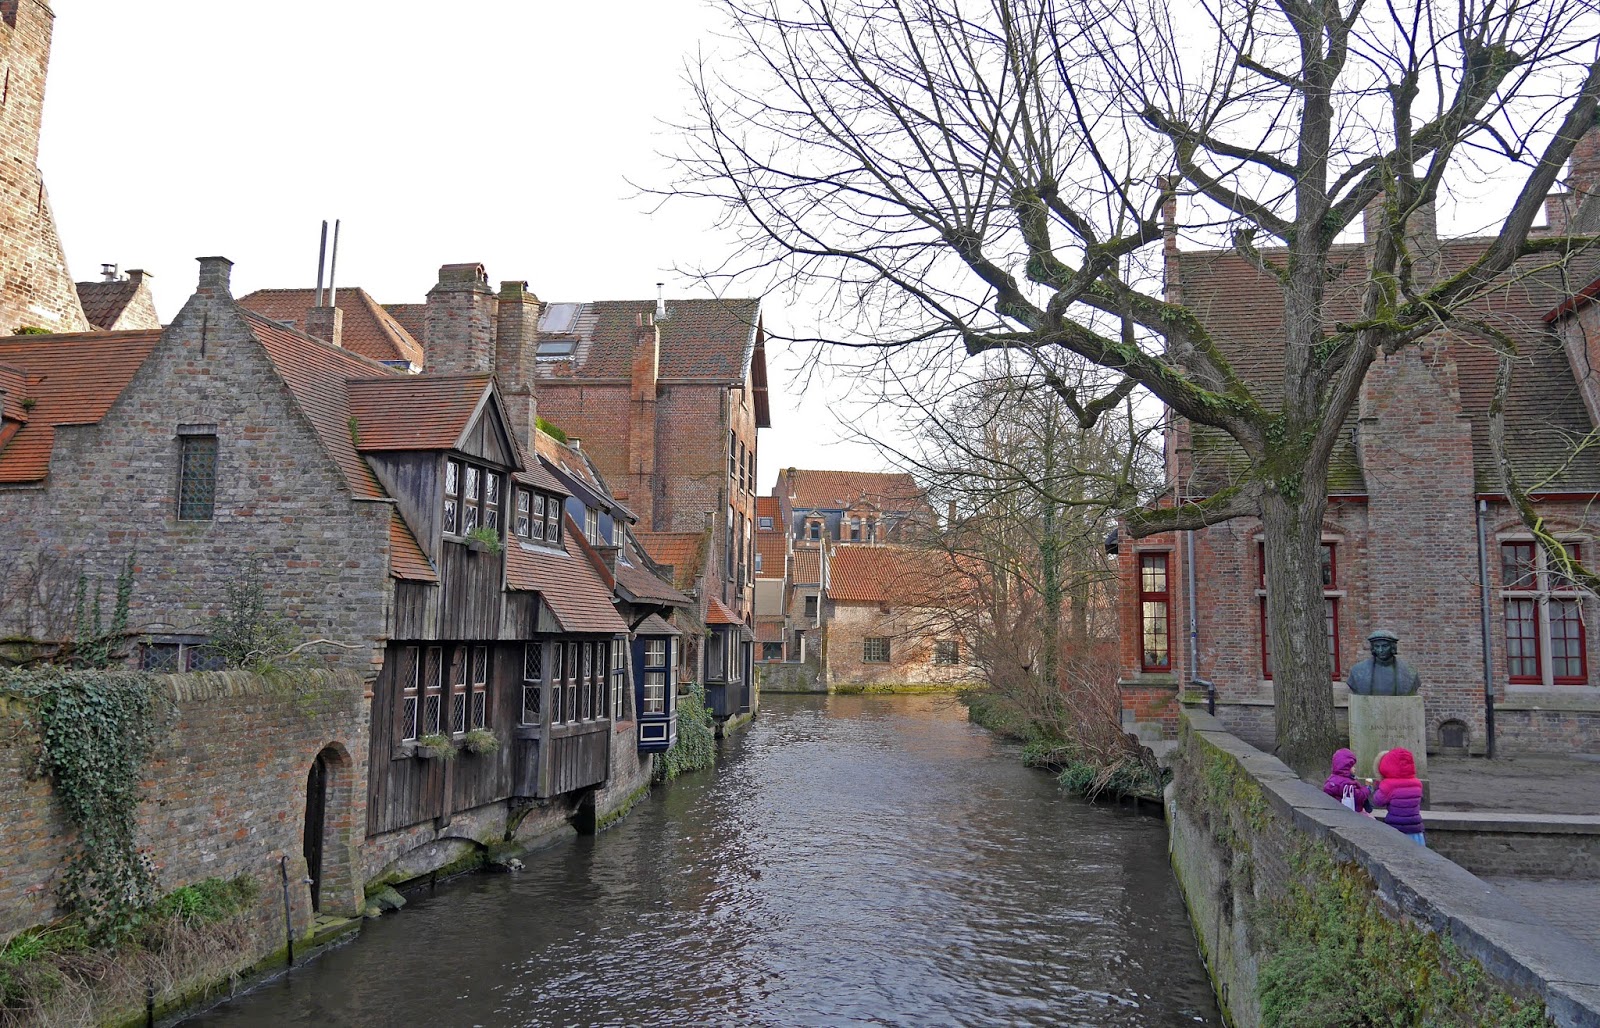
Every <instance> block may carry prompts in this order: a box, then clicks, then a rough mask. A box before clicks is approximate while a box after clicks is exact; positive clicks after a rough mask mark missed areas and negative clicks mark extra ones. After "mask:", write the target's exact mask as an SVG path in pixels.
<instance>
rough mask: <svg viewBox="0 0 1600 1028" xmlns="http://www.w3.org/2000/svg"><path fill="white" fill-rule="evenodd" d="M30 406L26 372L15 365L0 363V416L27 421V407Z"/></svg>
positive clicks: (11, 419)
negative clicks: (25, 401)
mask: <svg viewBox="0 0 1600 1028" xmlns="http://www.w3.org/2000/svg"><path fill="white" fill-rule="evenodd" d="M24 400H27V401H28V402H27V403H24V402H23V401H24ZM32 406H33V402H32V401H31V400H29V399H28V376H27V373H26V372H24V371H23V370H22V368H20V367H17V366H15V365H11V364H0V418H5V419H6V420H7V421H27V420H28V409H29V408H30V407H32Z"/></svg>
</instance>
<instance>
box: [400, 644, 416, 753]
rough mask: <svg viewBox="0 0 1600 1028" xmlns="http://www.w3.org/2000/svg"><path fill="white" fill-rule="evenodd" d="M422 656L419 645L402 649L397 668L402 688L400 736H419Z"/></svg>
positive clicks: (403, 737)
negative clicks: (418, 688)
mask: <svg viewBox="0 0 1600 1028" xmlns="http://www.w3.org/2000/svg"><path fill="white" fill-rule="evenodd" d="M420 656H421V654H420V653H419V651H418V649H417V647H415V646H406V647H404V648H402V649H401V651H400V664H399V667H398V668H396V670H395V682H396V684H397V685H398V686H399V689H400V738H401V739H403V740H404V739H415V738H416V737H417V686H418V685H419V684H420V682H421V676H422V667H421V662H420V660H419V659H418V658H419V657H420Z"/></svg>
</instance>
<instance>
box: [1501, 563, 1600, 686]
mask: <svg viewBox="0 0 1600 1028" xmlns="http://www.w3.org/2000/svg"><path fill="white" fill-rule="evenodd" d="M1566 546H1567V550H1568V551H1569V552H1570V553H1571V554H1572V556H1573V558H1574V559H1577V560H1582V559H1583V555H1582V551H1581V548H1580V547H1579V546H1578V545H1577V544H1576V543H1567V544H1566ZM1500 597H1501V599H1502V601H1503V602H1504V603H1505V626H1506V665H1507V666H1506V670H1507V672H1508V673H1509V674H1510V676H1511V681H1512V682H1513V683H1514V684H1518V685H1584V684H1586V683H1587V682H1588V680H1589V667H1588V655H1587V653H1586V650H1587V644H1586V638H1585V635H1584V631H1583V600H1582V596H1581V594H1580V593H1579V592H1578V590H1577V588H1576V587H1575V586H1574V585H1573V583H1572V582H1571V581H1569V580H1568V579H1566V578H1564V577H1563V576H1562V575H1561V574H1560V573H1559V572H1557V571H1555V570H1553V569H1551V568H1550V567H1549V565H1548V563H1547V557H1546V555H1545V552H1544V550H1543V549H1542V548H1541V547H1540V546H1538V544H1536V543H1534V542H1533V541H1532V540H1528V541H1525V542H1506V543H1501V544H1500Z"/></svg>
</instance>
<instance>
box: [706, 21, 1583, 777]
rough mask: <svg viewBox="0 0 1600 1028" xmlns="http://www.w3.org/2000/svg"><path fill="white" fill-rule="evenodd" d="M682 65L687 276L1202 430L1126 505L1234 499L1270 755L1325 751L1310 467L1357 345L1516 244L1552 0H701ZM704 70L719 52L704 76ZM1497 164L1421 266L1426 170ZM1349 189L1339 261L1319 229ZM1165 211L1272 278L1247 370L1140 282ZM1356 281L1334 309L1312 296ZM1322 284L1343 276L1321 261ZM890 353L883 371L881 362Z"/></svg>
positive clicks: (1572, 88) (865, 341)
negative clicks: (1250, 531) (1217, 470)
mask: <svg viewBox="0 0 1600 1028" xmlns="http://www.w3.org/2000/svg"><path fill="white" fill-rule="evenodd" d="M722 4H723V6H724V8H725V9H726V11H727V13H728V15H729V17H730V21H731V30H730V37H729V39H728V40H727V41H725V43H724V44H723V47H722V49H721V50H720V51H719V52H718V53H717V54H715V55H714V56H715V61H712V60H710V59H708V60H705V61H702V62H701V63H700V64H699V65H698V66H696V67H694V68H692V69H691V77H692V80H693V83H694V86H695V88H696V90H697V98H698V104H697V110H696V112H695V116H694V120H693V124H691V125H689V126H688V128H689V130H690V131H689V133H688V135H687V136H686V139H687V140H688V142H687V143H686V144H685V145H686V147H687V152H685V153H683V154H681V155H680V160H681V167H682V169H683V172H682V178H681V181H680V182H679V183H678V184H677V186H676V188H675V190H674V191H675V192H676V193H677V194H679V195H689V196H696V197H709V198H713V199H715V200H716V201H718V202H720V203H721V204H723V205H724V212H725V220H726V223H727V224H728V225H729V226H731V227H732V228H733V229H735V230H736V231H738V232H739V233H741V234H742V241H743V243H744V244H745V245H744V247H743V248H742V249H741V251H740V252H739V253H738V254H737V255H735V256H734V257H732V258H730V262H729V263H728V264H727V265H726V266H724V267H720V268H714V269H709V270H708V271H707V274H708V275H710V276H711V277H713V278H716V277H718V276H752V275H756V276H759V275H766V276H769V277H771V278H772V279H774V280H776V281H779V282H788V283H791V284H802V283H803V284H805V285H806V286H807V287H808V288H810V289H811V290H812V292H811V293H808V294H807V296H808V298H809V299H810V300H811V301H812V302H814V304H815V306H816V308H817V309H818V311H819V316H820V317H821V318H823V319H825V321H826V323H827V324H828V325H829V326H830V327H829V328H828V329H827V330H819V331H818V332H817V333H816V335H815V337H814V338H813V340H812V341H813V342H815V343H817V344H819V345H821V344H825V343H837V344H843V345H849V346H856V347H866V348H872V349H875V350H877V351H880V352H882V353H884V354H890V353H895V354H896V358H895V359H907V356H906V355H908V354H915V353H919V352H920V353H924V354H925V353H926V352H928V351H929V350H930V349H932V348H938V347H943V348H946V349H955V348H958V349H959V352H963V353H965V354H968V355H979V354H984V353H987V352H990V351H995V350H1007V349H1009V350H1025V351H1030V352H1039V353H1048V352H1055V351H1068V352H1070V353H1072V354H1075V355H1077V356H1079V357H1081V358H1084V359H1086V360H1088V361H1090V362H1092V363H1094V364H1096V365H1098V366H1100V367H1102V368H1105V369H1108V370H1109V371H1112V372H1114V373H1115V374H1114V375H1113V376H1111V378H1110V381H1109V382H1107V383H1105V384H1104V385H1103V386H1102V387H1101V388H1100V389H1098V390H1096V391H1093V392H1085V391H1083V390H1080V389H1078V388H1075V387H1074V386H1072V385H1068V384H1065V383H1063V384H1061V385H1059V386H1057V387H1056V388H1057V392H1058V395H1060V397H1061V398H1062V400H1063V401H1064V402H1065V403H1066V404H1067V405H1068V406H1069V408H1070V409H1071V410H1072V411H1073V413H1074V415H1075V416H1077V417H1078V418H1080V419H1081V422H1082V423H1083V424H1085V425H1092V424H1094V423H1095V421H1096V420H1097V418H1099V417H1100V416H1101V415H1103V414H1104V413H1105V411H1107V410H1108V409H1111V408H1112V407H1114V406H1115V405H1116V404H1117V403H1118V402H1120V400H1121V399H1122V398H1123V397H1125V396H1127V395H1128V394H1129V392H1130V391H1131V390H1133V389H1135V388H1142V389H1144V390H1148V391H1149V392H1150V393H1152V394H1154V395H1155V396H1156V397H1158V398H1159V399H1160V400H1161V401H1162V402H1163V403H1165V404H1166V406H1167V407H1168V408H1169V409H1170V410H1171V411H1172V412H1174V413H1175V414H1176V415H1178V416H1181V417H1183V418H1186V419H1188V420H1189V421H1191V422H1193V423H1196V424H1199V425H1206V426H1212V427H1214V428H1217V429H1221V430H1222V431H1225V432H1226V433H1227V434H1228V435H1229V436H1230V437H1231V438H1232V440H1233V441H1234V442H1235V443H1237V445H1238V447H1239V448H1240V450H1241V451H1242V454H1243V460H1244V466H1245V469H1246V472H1245V474H1244V475H1243V476H1242V477H1240V478H1239V479H1238V480H1237V481H1236V482H1235V483H1234V484H1233V485H1231V486H1230V487H1228V488H1225V489H1220V490H1218V491H1216V492H1215V493H1214V494H1213V495H1209V496H1204V497H1190V496H1185V495H1176V496H1174V497H1173V501H1174V502H1172V503H1171V504H1170V505H1166V506H1161V507H1142V508H1139V509H1135V510H1133V511H1132V512H1131V513H1130V514H1129V518H1128V524H1129V528H1130V531H1131V532H1132V533H1133V534H1134V535H1136V536H1142V535H1147V534H1151V533H1156V532H1162V531H1169V530H1180V529H1192V528H1199V527H1203V526H1206V525H1212V524H1216V523H1218V522H1220V521H1223V520H1226V519H1229V518H1234V517H1238V516H1242V515H1251V516H1258V517H1260V518H1261V520H1262V524H1263V532H1264V537H1265V552H1266V563H1267V573H1268V576H1269V578H1270V580H1271V583H1272V584H1271V588H1270V589H1269V590H1268V602H1269V605H1270V617H1269V621H1270V623H1271V626H1272V634H1273V638H1272V646H1273V654H1274V661H1275V668H1274V677H1275V685H1276V695H1277V736H1278V745H1279V753H1280V755H1281V756H1283V758H1284V759H1285V760H1287V761H1288V762H1289V763H1290V764H1292V765H1293V766H1295V767H1296V768H1299V769H1301V770H1302V771H1305V770H1309V769H1312V768H1315V767H1317V766H1318V765H1319V764H1320V763H1321V762H1322V761H1323V760H1324V759H1325V757H1326V754H1327V752H1328V751H1329V750H1330V749H1331V748H1332V747H1333V745H1334V744H1335V741H1336V738H1337V727H1336V722H1335V718H1334V708H1333V698H1332V695H1331V693H1330V691H1329V689H1328V685H1327V683H1328V679H1329V664H1328V660H1329V657H1328V654H1327V653H1326V647H1325V646H1324V645H1323V642H1322V640H1323V638H1324V633H1323V623H1322V619H1323V616H1324V614H1323V610H1324V608H1323V598H1322V592H1321V586H1320V583H1319V577H1318V567H1319V554H1318V550H1319V546H1320V525H1321V522H1322V514H1323V511H1324V508H1325V506H1326V493H1327V488H1326V486H1327V474H1328V465H1329V460H1330V456H1331V454H1332V452H1333V450H1334V447H1335V443H1336V441H1337V439H1338V437H1339V432H1340V427H1341V425H1342V424H1343V422H1344V421H1345V418H1346V415H1347V414H1348V412H1349V411H1350V410H1351V408H1352V406H1353V405H1354V403H1355V402H1356V400H1357V397H1358V395H1359V392H1360V389H1361V385H1362V382H1363V380H1364V378H1365V376H1366V373H1367V370H1368V368H1369V367H1370V366H1371V364H1372V363H1373V361H1374V360H1375V359H1376V358H1377V356H1378V355H1380V354H1384V353H1392V352H1395V351H1396V350H1398V349H1400V348H1402V347H1405V346H1407V345H1410V344H1412V343H1415V342H1416V341H1417V340H1419V339H1420V338H1422V337H1423V336H1425V335H1427V334H1428V333H1430V332H1432V331H1434V330H1436V329H1437V328H1439V327H1440V326H1442V325H1445V324H1449V323H1451V322H1452V321H1454V320H1455V319H1456V318H1457V317H1458V314H1459V312H1461V311H1462V310H1463V309H1464V307H1465V306H1466V305H1469V304H1471V302H1472V301H1473V300H1474V299H1475V298H1477V297H1479V296H1481V295H1482V294H1483V293H1485V292H1486V291H1487V290H1489V289H1491V288H1493V286H1494V283H1495V282H1496V281H1497V280H1498V279H1499V278H1500V276H1502V275H1503V274H1505V273H1506V272H1507V271H1508V270H1509V269H1511V268H1512V266H1513V264H1514V263H1515V262H1517V261H1518V260H1519V259H1522V258H1526V257H1528V256H1530V255H1533V254H1547V255H1549V257H1550V259H1551V260H1552V261H1555V260H1560V259H1562V256H1563V255H1564V254H1566V253H1569V252H1570V250H1571V248H1572V246H1573V245H1574V240H1573V239H1571V238H1552V237H1548V236H1544V237H1538V238H1530V237H1529V227H1530V226H1531V225H1532V223H1533V221H1534V219H1535V216H1536V214H1537V213H1538V212H1539V211H1540V209H1541V206H1542V202H1543V200H1544V198H1545V197H1546V195H1547V194H1548V193H1549V192H1550V190H1551V187H1552V186H1553V185H1554V184H1555V182H1556V179H1557V176H1558V175H1559V173H1560V171H1561V169H1562V166H1563V165H1564V164H1565V162H1566V161H1567V158H1568V156H1569V155H1570V153H1571V151H1572V149H1573V146H1574V144H1575V143H1576V141H1577V140H1578V138H1579V137H1580V136H1581V135H1582V133H1583V132H1584V131H1586V130H1587V129H1589V128H1591V127H1592V126H1594V124H1595V120H1596V103H1597V97H1600V64H1597V59H1596V51H1597V38H1600V37H1597V31H1596V15H1595V13H1594V12H1593V11H1592V10H1591V9H1590V8H1589V6H1588V5H1587V4H1585V3H1583V2H1581V0H1538V2H1533V3H1521V4H1518V3H1512V2H1510V0H1458V2H1456V3H1448V4H1447V3H1433V2H1430V0H1411V2H1409V3H1405V4H1401V5H1395V4H1385V5H1377V4H1369V3H1366V2H1365V0H1320V2H1318V0H1273V2H1262V0H1209V2H1199V0H1197V2H1194V3H1192V4H1188V5H1186V6H1185V7H1183V8H1182V9H1178V8H1176V7H1173V8H1169V7H1168V6H1166V5H1165V4H1163V3H1162V2H1160V0H977V2H970V3H969V2H962V0H722ZM724 69H727V70H724ZM1485 176H1498V177H1499V179H1500V180H1501V181H1503V182H1504V183H1505V194H1506V195H1507V196H1509V197H1510V203H1509V208H1508V210H1507V212H1506V214H1505V218H1504V222H1503V225H1502V229H1501V232H1500V235H1499V237H1498V239H1497V240H1496V241H1495V242H1494V243H1493V244H1492V245H1490V246H1488V247H1487V248H1486V249H1485V250H1484V252H1483V253H1482V255H1481V256H1480V257H1479V258H1478V259H1476V260H1475V261H1473V262H1472V263H1471V264H1469V265H1468V266H1466V267H1463V268H1458V269H1451V270H1449V271H1448V273H1445V272H1443V271H1441V269H1440V268H1439V266H1438V265H1437V264H1436V263H1434V262H1431V261H1430V260H1429V259H1428V255H1427V254H1425V253H1423V252H1420V251H1419V249H1418V247H1417V246H1416V245H1415V240H1414V238H1413V237H1412V236H1411V235H1410V234H1409V233H1408V231H1407V228H1408V226H1409V225H1410V224H1411V223H1412V221H1413V219H1414V218H1415V217H1416V216H1417V215H1419V214H1420V213H1422V212H1423V211H1425V210H1431V205H1432V204H1433V203H1434V201H1435V200H1436V199H1437V197H1438V196H1439V194H1440V191H1441V188H1442V187H1443V186H1444V184H1445V183H1446V181H1447V178H1449V179H1451V180H1452V181H1455V180H1457V179H1458V178H1471V179H1475V180H1479V181H1481V180H1482V179H1483V178H1484V177H1485ZM1368 208H1375V209H1376V211H1377V213H1378V217H1377V218H1376V219H1375V221H1376V225H1375V228H1376V231H1374V232H1373V233H1372V235H1371V237H1370V238H1369V240H1368V242H1369V247H1368V249H1369V253H1368V255H1367V261H1366V263H1365V266H1364V267H1363V268H1361V269H1355V270H1350V269H1344V270H1342V271H1341V270H1339V269H1335V268H1334V267H1332V266H1331V263H1330V253H1331V251H1332V247H1333V245H1334V241H1335V238H1336V237H1337V236H1338V235H1339V234H1340V233H1341V232H1342V231H1344V230H1345V229H1346V228H1347V227H1349V226H1351V225H1352V224H1353V223H1355V222H1356V221H1357V219H1360V218H1361V217H1362V215H1363V212H1364V211H1365V210H1367V209H1368ZM1164 209H1165V211H1166V214H1167V218H1168V220H1169V221H1170V223H1171V227H1170V229H1168V231H1171V232H1173V233H1174V234H1180V235H1183V236H1185V237H1187V238H1191V239H1202V240H1206V241H1208V242H1209V243H1211V244H1213V245H1214V244H1217V243H1222V244H1225V245H1228V246H1231V247H1233V248H1234V249H1235V250H1237V251H1238V252H1239V253H1240V254H1242V255H1244V256H1245V257H1247V258H1249V259H1250V260H1251V261H1252V262H1253V263H1254V264H1255V265H1256V267H1258V268H1259V269H1260V270H1261V272H1262V273H1263V274H1264V276H1265V277H1266V278H1267V280H1268V281H1270V282H1271V283H1273V287H1275V288H1276V289H1278V290H1279V291H1280V292H1281V294H1282V299H1281V302H1282V308H1283V311H1284V314H1283V320H1282V326H1281V347H1282V353H1281V356H1282V366H1283V372H1282V375H1281V377H1278V378H1276V379H1275V380H1274V381H1271V382H1261V381H1251V380H1249V379H1248V377H1247V376H1246V375H1245V374H1243V373H1241V371H1240V370H1239V369H1238V368H1236V367H1234V366H1233V364H1231V363H1230V361H1229V360H1228V358H1227V356H1226V354H1227V353H1228V352H1230V348H1229V347H1228V345H1227V343H1228V340H1225V339H1219V338H1216V337H1215V336H1213V335H1212V334H1211V332H1209V331H1208V329H1207V327H1206V325H1205V323H1204V319H1203V312H1197V311H1195V310H1192V309H1189V308H1186V307H1184V306H1183V305H1181V304H1180V303H1177V302H1170V301H1169V300H1168V298H1167V296H1166V294H1165V291H1164V283H1163V281H1162V275H1161V271H1160V259H1161V250H1162V245H1163V242H1164V224H1163V210H1164ZM1338 274H1343V275H1346V276H1350V275H1354V276H1355V277H1356V278H1357V279H1358V280H1359V281H1358V287H1359V289H1360V294H1361V305H1360V314H1359V317H1357V318H1355V319H1353V320H1350V321H1347V322H1345V323H1340V324H1332V323H1330V319H1329V318H1328V317H1327V316H1326V304H1325V292H1326V289H1327V286H1328V284H1329V282H1330V280H1331V279H1332V278H1333V277H1335V276H1336V275H1338ZM1346 281H1349V279H1348V278H1347V279H1346ZM911 359H915V358H911Z"/></svg>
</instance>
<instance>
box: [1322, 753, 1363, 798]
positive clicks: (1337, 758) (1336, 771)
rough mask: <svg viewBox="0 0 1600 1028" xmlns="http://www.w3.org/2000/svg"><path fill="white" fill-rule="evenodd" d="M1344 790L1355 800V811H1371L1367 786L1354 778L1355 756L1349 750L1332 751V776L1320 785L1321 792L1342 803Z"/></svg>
mask: <svg viewBox="0 0 1600 1028" xmlns="http://www.w3.org/2000/svg"><path fill="white" fill-rule="evenodd" d="M1346 790H1349V792H1350V795H1351V797H1352V798H1353V799H1354V800H1355V804H1356V810H1358V811H1362V812H1366V811H1369V810H1371V809H1372V804H1371V803H1369V802H1368V798H1369V790H1368V789H1367V785H1366V783H1365V782H1363V781H1362V780H1361V779H1359V778H1357V777H1356V755H1355V754H1354V753H1352V752H1350V751H1349V750H1334V751H1333V774H1331V775H1329V776H1328V780H1327V781H1326V782H1323V783H1322V791H1323V792H1325V793H1327V794H1328V795H1329V796H1332V797H1333V798H1334V799H1336V800H1338V801H1339V802H1340V803H1343V802H1344V796H1345V792H1346Z"/></svg>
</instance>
